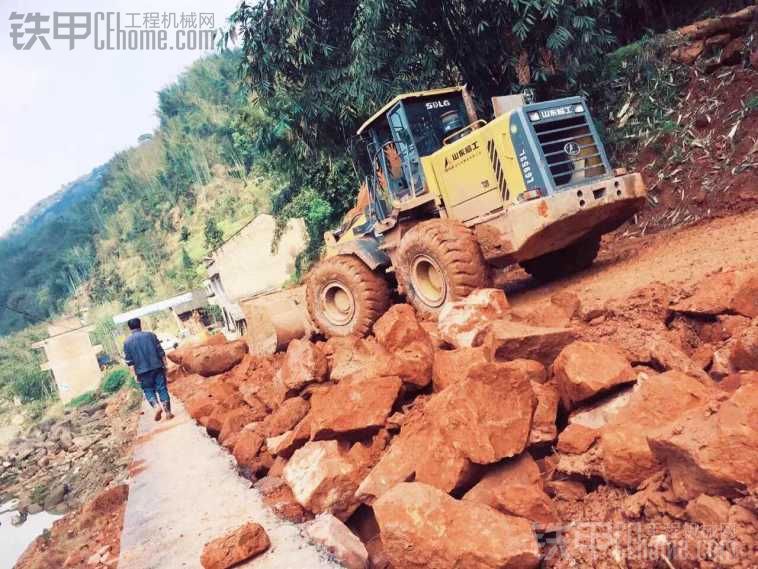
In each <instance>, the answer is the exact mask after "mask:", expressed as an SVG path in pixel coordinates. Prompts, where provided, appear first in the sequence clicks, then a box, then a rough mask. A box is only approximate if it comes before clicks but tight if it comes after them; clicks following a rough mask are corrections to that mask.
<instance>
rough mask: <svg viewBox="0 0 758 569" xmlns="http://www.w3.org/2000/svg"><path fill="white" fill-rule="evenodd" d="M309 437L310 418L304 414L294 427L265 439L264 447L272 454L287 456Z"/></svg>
mask: <svg viewBox="0 0 758 569" xmlns="http://www.w3.org/2000/svg"><path fill="white" fill-rule="evenodd" d="M310 438H311V418H310V415H306V416H305V417H303V420H302V421H300V422H299V423H298V424H297V425H296V426H295V428H294V429H291V430H289V431H286V432H284V433H282V434H281V435H278V436H276V437H269V438H268V439H266V448H267V449H268V451H269V452H270V453H271V454H273V455H274V456H282V457H284V458H289V457H290V456H292V453H293V452H295V451H296V450H297V449H299V448H300V447H302V446H303V445H304V444H305V443H306V442H308V440H309V439H310Z"/></svg>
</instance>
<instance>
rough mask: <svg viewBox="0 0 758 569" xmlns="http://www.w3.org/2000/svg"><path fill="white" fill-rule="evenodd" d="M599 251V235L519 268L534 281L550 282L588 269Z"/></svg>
mask: <svg viewBox="0 0 758 569" xmlns="http://www.w3.org/2000/svg"><path fill="white" fill-rule="evenodd" d="M598 251H600V235H588V236H587V237H584V238H582V239H580V240H579V241H576V242H574V243H572V244H571V245H569V246H568V247H564V248H563V249H559V250H558V251H553V252H551V253H546V254H545V255H542V256H540V257H537V258H535V259H530V260H528V261H523V262H522V263H521V266H522V267H523V268H524V270H525V271H526V272H527V273H529V274H530V275H532V276H533V277H534V278H535V279H537V280H538V281H542V282H547V281H552V280H555V279H558V278H560V277H563V276H568V275H572V274H574V273H578V272H579V271H583V270H585V269H588V268H589V267H590V265H592V263H593V262H594V261H595V257H597V254H598Z"/></svg>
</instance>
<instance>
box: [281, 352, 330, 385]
mask: <svg viewBox="0 0 758 569" xmlns="http://www.w3.org/2000/svg"><path fill="white" fill-rule="evenodd" d="M328 372H329V367H328V364H327V361H326V355H325V354H324V353H323V352H322V351H321V350H320V349H319V348H318V346H316V345H315V344H314V343H312V342H309V341H308V340H292V341H291V342H290V344H289V346H287V356H286V357H285V359H284V363H283V364H282V367H281V368H280V369H279V371H278V372H277V375H276V379H277V382H278V383H280V384H281V385H283V386H284V388H286V390H299V389H302V388H303V387H305V386H306V385H308V384H309V383H320V382H322V381H326V379H327V374H328Z"/></svg>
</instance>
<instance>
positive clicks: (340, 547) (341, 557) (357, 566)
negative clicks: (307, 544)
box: [304, 514, 369, 569]
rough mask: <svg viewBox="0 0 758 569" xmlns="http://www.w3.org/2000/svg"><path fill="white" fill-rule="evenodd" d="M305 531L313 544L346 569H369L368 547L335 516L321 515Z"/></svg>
mask: <svg viewBox="0 0 758 569" xmlns="http://www.w3.org/2000/svg"><path fill="white" fill-rule="evenodd" d="M304 531H305V535H306V536H308V539H309V540H310V541H311V542H312V543H315V544H317V545H319V546H321V547H323V548H324V549H325V550H326V551H328V552H329V554H330V555H331V556H332V557H334V558H335V559H336V560H337V561H339V562H340V564H341V565H342V566H343V567H345V568H346V569H368V566H369V561H368V551H366V546H365V545H363V543H361V540H360V539H358V536H356V535H355V534H354V533H353V532H351V531H350V528H348V527H347V526H346V525H345V524H343V523H342V522H341V521H340V520H338V519H337V518H335V517H334V516H333V515H331V514H319V515H318V516H317V517H316V519H315V520H313V521H312V522H310V523H308V524H307V525H306V526H305V530H304Z"/></svg>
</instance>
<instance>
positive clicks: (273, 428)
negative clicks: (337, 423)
mask: <svg viewBox="0 0 758 569" xmlns="http://www.w3.org/2000/svg"><path fill="white" fill-rule="evenodd" d="M310 408H311V406H310V403H309V402H308V401H306V400H305V399H303V398H302V397H291V398H290V399H287V400H286V401H285V402H284V403H282V404H281V406H280V407H279V408H278V409H277V410H276V411H274V412H273V413H271V414H270V415H268V416H267V417H266V418H265V419H264V420H263V424H262V425H261V432H262V433H263V435H264V436H266V437H276V436H279V435H281V434H282V433H286V432H287V431H289V430H290V429H292V428H294V427H295V426H296V425H297V424H298V423H299V422H300V421H302V420H303V417H305V416H306V415H307V414H308V411H309V410H310Z"/></svg>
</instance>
